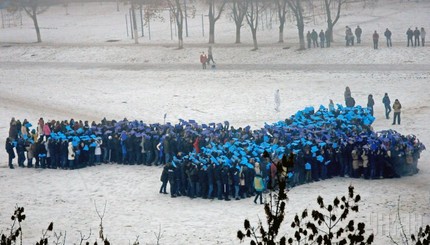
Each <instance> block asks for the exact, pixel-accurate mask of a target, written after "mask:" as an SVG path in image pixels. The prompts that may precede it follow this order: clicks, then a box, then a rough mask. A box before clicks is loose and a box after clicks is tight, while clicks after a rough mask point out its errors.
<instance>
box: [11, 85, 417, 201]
mask: <svg viewBox="0 0 430 245" xmlns="http://www.w3.org/2000/svg"><path fill="white" fill-rule="evenodd" d="M350 97H351V93H350V90H349V89H347V90H346V91H345V99H348V98H350ZM393 108H394V105H393ZM394 110H396V108H394ZM372 113H373V109H372V110H371V109H369V108H367V107H361V106H355V105H352V106H346V107H344V106H342V105H340V104H338V105H337V106H334V104H330V105H329V107H328V108H325V107H324V106H320V108H319V109H317V110H316V109H315V108H313V107H307V108H305V109H304V110H301V111H298V112H297V113H296V114H295V115H292V116H291V117H290V118H287V119H285V121H280V122H277V123H274V124H271V125H269V124H266V125H264V127H263V128H261V129H255V130H252V129H251V127H250V126H247V127H239V128H235V127H233V126H230V125H229V122H227V121H226V122H224V123H217V124H215V123H209V124H198V123H196V122H195V121H194V120H189V121H185V120H180V121H179V123H177V124H171V123H166V124H158V123H155V124H146V123H144V122H142V121H128V120H127V119H124V120H121V121H108V120H106V119H103V120H102V121H101V122H100V123H96V122H92V123H89V122H87V121H84V122H82V121H75V120H74V119H70V120H63V121H55V120H52V121H46V122H45V121H44V119H43V118H40V119H39V121H38V123H37V126H36V128H35V129H34V128H33V129H32V125H31V123H29V122H28V121H27V120H24V121H23V122H20V121H19V120H16V119H15V118H12V120H11V122H10V130H9V137H8V138H7V140H6V147H5V148H6V151H7V153H8V155H9V166H10V167H11V168H13V163H12V162H13V159H14V158H15V151H16V155H17V162H18V166H20V167H24V166H27V167H33V163H34V167H36V168H52V169H76V168H83V167H87V166H94V165H96V164H103V163H113V162H115V163H118V164H141V165H161V166H163V170H162V174H161V178H160V180H161V183H162V184H161V187H160V190H159V192H160V193H168V192H167V185H168V184H170V190H169V192H170V195H171V197H176V196H188V197H190V198H196V197H200V198H208V199H213V198H217V199H220V200H222V199H223V200H231V198H235V199H241V198H245V197H250V196H254V195H255V199H254V202H256V203H257V201H258V200H259V199H260V202H261V193H262V192H263V191H264V188H265V187H266V186H267V185H269V186H272V187H275V186H276V184H277V183H276V181H277V180H278V179H279V178H276V176H278V177H279V176H281V177H282V178H284V179H285V180H287V182H288V185H289V186H295V185H300V184H304V183H309V182H313V181H319V180H323V179H327V178H331V177H334V176H349V177H353V178H367V179H374V178H392V177H400V176H405V175H412V174H416V173H417V172H418V168H417V164H418V159H419V158H420V153H421V151H422V150H424V149H425V147H424V145H423V144H422V143H421V142H420V141H419V140H418V139H417V138H416V137H415V136H413V135H408V136H404V135H400V134H399V133H397V132H396V131H394V130H387V131H382V132H374V131H373V130H372V127H371V124H372V123H373V121H374V120H375V118H374V117H373V116H372ZM395 118H396V116H395ZM288 157H291V158H293V160H294V161H293V163H294V164H292V165H291V164H290V165H289V164H287V162H288V161H287V158H288ZM25 162H27V163H26V165H25ZM280 164H281V165H282V168H281V169H279V168H278V167H277V166H279V165H280Z"/></svg>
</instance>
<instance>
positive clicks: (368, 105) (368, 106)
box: [367, 94, 375, 116]
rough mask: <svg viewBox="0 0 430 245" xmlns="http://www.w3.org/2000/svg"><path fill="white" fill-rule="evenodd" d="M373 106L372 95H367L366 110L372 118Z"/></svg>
mask: <svg viewBox="0 0 430 245" xmlns="http://www.w3.org/2000/svg"><path fill="white" fill-rule="evenodd" d="M374 105H375V101H374V100H373V95H372V94H369V96H368V97H367V108H368V109H369V111H370V115H372V116H373V106H374Z"/></svg>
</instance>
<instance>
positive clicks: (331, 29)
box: [326, 25, 333, 43]
mask: <svg viewBox="0 0 430 245" xmlns="http://www.w3.org/2000/svg"><path fill="white" fill-rule="evenodd" d="M327 30H328V34H330V36H329V37H326V38H330V39H329V40H330V43H331V42H333V25H328V27H327Z"/></svg>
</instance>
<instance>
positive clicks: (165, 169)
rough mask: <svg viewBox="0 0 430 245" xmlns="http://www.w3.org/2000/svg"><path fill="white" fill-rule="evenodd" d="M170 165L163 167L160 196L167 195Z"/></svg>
mask: <svg viewBox="0 0 430 245" xmlns="http://www.w3.org/2000/svg"><path fill="white" fill-rule="evenodd" d="M168 168H169V166H168V165H165V166H164V167H163V171H162V172H161V176H160V181H161V187H160V194H161V193H164V194H167V191H166V189H167V181H168V180H169V174H168Z"/></svg>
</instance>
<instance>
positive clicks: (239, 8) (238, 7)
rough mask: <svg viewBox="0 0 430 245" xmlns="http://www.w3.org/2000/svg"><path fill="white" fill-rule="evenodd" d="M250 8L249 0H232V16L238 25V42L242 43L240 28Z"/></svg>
mask: <svg viewBox="0 0 430 245" xmlns="http://www.w3.org/2000/svg"><path fill="white" fill-rule="evenodd" d="M247 9H248V1H247V0H232V17H233V20H234V23H235V25H236V42H235V43H240V30H241V28H242V26H243V19H244V18H245V15H246V11H247Z"/></svg>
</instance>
